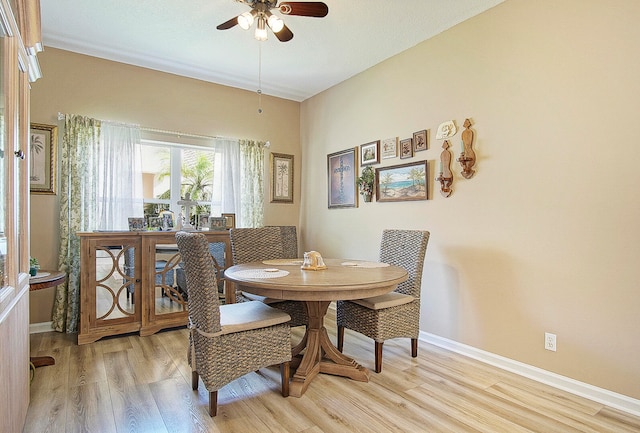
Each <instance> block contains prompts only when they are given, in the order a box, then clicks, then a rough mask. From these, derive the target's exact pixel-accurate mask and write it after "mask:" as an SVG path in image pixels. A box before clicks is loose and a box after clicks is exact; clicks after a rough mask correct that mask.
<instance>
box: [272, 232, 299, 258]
mask: <svg viewBox="0 0 640 433" xmlns="http://www.w3.org/2000/svg"><path fill="white" fill-rule="evenodd" d="M273 227H278V228H279V229H280V236H281V237H282V254H284V255H283V256H282V258H283V259H295V258H298V257H300V256H299V255H298V233H297V231H296V226H273Z"/></svg>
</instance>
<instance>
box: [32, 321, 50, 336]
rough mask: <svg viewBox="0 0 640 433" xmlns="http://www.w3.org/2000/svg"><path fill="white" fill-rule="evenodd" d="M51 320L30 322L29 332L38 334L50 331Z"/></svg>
mask: <svg viewBox="0 0 640 433" xmlns="http://www.w3.org/2000/svg"><path fill="white" fill-rule="evenodd" d="M52 324H53V322H42V323H30V324H29V334H39V333H41V332H51V331H53V328H52V327H51V325H52Z"/></svg>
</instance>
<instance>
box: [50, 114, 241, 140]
mask: <svg viewBox="0 0 640 433" xmlns="http://www.w3.org/2000/svg"><path fill="white" fill-rule="evenodd" d="M58 120H64V114H63V113H60V112H58ZM100 122H103V123H110V124H112V125H128V126H136V127H138V128H140V130H141V131H145V132H155V133H157V134H166V135H175V136H177V137H189V138H201V139H205V140H215V139H217V138H219V139H230V138H228V137H219V136H212V135H201V134H192V133H189V132H180V131H169V130H166V129H157V128H147V127H144V126H140V125H138V124H133V123H125V122H114V121H111V120H102V119H101V120H100Z"/></svg>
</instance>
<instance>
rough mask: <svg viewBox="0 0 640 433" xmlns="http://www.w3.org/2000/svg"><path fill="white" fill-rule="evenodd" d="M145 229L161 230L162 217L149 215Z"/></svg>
mask: <svg viewBox="0 0 640 433" xmlns="http://www.w3.org/2000/svg"><path fill="white" fill-rule="evenodd" d="M147 230H149V231H152V232H157V231H160V230H162V218H160V217H152V216H150V217H149V222H148V224H147Z"/></svg>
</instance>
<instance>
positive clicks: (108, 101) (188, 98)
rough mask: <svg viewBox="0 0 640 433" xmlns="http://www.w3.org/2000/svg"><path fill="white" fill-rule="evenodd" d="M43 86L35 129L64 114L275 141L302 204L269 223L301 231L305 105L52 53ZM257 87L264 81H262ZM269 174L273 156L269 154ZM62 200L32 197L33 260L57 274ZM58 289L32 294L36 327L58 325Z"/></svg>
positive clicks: (37, 87) (287, 207) (272, 211)
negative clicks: (54, 314) (288, 161)
mask: <svg viewBox="0 0 640 433" xmlns="http://www.w3.org/2000/svg"><path fill="white" fill-rule="evenodd" d="M38 58H39V60H40V66H41V68H42V72H43V78H41V79H40V80H38V81H37V82H35V83H34V84H33V87H32V92H31V121H32V122H36V123H45V124H51V125H54V124H57V114H58V112H61V113H69V114H80V115H86V116H90V117H95V118H98V119H105V120H113V121H121V122H127V123H138V124H140V125H141V126H143V127H148V128H157V129H163V130H171V131H180V132H188V133H192V134H201V135H209V136H212V135H217V136H225V137H237V138H249V139H256V140H264V141H266V140H269V141H270V142H271V147H270V149H269V151H271V152H276V153H286V154H293V155H294V175H295V182H294V204H286V203H269V199H268V197H269V189H268V188H269V185H268V175H267V176H266V177H265V194H266V197H267V199H266V203H265V223H266V224H292V225H297V224H298V220H299V206H300V178H301V176H300V173H301V170H300V167H301V164H300V162H301V151H300V104H299V103H298V102H293V101H287V100H284V99H279V98H273V97H268V96H263V97H262V107H263V113H262V114H258V112H257V109H258V97H257V94H256V93H255V92H249V91H244V90H238V89H233V88H230V87H225V86H219V85H215V84H211V83H206V82H203V81H198V80H194V79H189V78H183V77H178V76H176V75H171V74H166V73H162V72H156V71H151V70H148V69H143V68H138V67H134V66H129V65H124V64H121V63H115V62H110V61H105V60H100V59H97V58H94V57H88V56H83V55H78V54H74V53H70V52H66V51H61V50H56V49H53V48H45V51H44V52H43V53H41V54H40V55H39V56H38ZM256 79H257V78H256ZM265 160H266V163H265V173H267V174H268V165H269V154H268V153H267V154H265ZM58 233H59V195H55V196H46V195H32V196H31V255H32V256H35V257H37V258H38V259H39V261H40V263H41V265H42V267H43V268H44V269H48V268H57V259H58V250H59V241H58ZM53 297H54V289H53V288H51V289H44V290H40V291H38V292H32V293H31V294H30V322H31V323H42V322H48V321H50V320H51V309H52V306H53Z"/></svg>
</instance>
